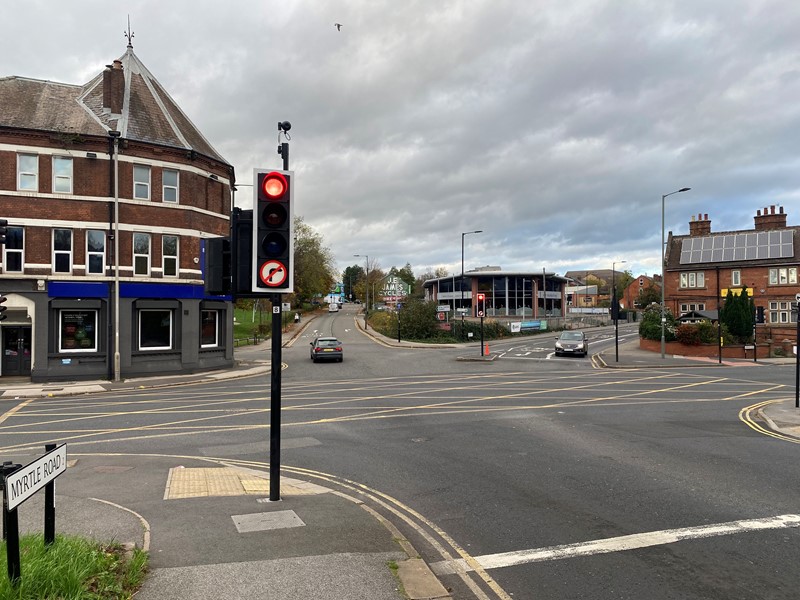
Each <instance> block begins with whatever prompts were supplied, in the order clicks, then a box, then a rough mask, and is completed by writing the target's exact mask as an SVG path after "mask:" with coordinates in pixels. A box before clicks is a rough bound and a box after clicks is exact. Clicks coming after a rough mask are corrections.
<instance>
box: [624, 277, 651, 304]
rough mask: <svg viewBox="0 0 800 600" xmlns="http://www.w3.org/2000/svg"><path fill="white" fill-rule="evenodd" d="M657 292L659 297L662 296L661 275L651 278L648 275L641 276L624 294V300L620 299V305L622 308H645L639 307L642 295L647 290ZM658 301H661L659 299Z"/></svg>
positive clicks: (635, 279) (636, 278)
mask: <svg viewBox="0 0 800 600" xmlns="http://www.w3.org/2000/svg"><path fill="white" fill-rule="evenodd" d="M651 288H652V290H654V291H657V292H658V294H659V296H660V295H661V277H660V276H659V275H653V276H652V277H649V276H647V275H639V276H638V277H634V278H633V281H631V283H630V284H629V285H628V287H626V288H625V289H624V290H623V292H622V298H620V305H621V307H622V308H639V309H641V308H645V307H644V306H639V305H638V302H639V300H638V299H639V297H640V294H642V293H643V292H645V291H646V290H649V289H651ZM658 301H659V302H660V301H661V298H660V297H659V299H658Z"/></svg>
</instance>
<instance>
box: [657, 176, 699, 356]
mask: <svg viewBox="0 0 800 600" xmlns="http://www.w3.org/2000/svg"><path fill="white" fill-rule="evenodd" d="M690 189H692V188H688V187H685V188H681V189H679V190H675V191H674V192H670V193H669V194H663V195H662V196H661V358H664V354H665V352H666V348H667V343H666V340H665V339H664V327H665V326H666V324H667V316H666V313H665V312H664V311H665V308H666V307H665V305H664V287H665V286H666V285H667V278H666V270H667V268H666V265H665V264H664V260H665V258H664V200H665V199H666V198H667V196H672V194H680V193H681V192H688V191H689V190H690Z"/></svg>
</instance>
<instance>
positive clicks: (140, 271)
mask: <svg viewBox="0 0 800 600" xmlns="http://www.w3.org/2000/svg"><path fill="white" fill-rule="evenodd" d="M133 274H134V275H145V276H147V275H150V234H149V233H134V234H133Z"/></svg>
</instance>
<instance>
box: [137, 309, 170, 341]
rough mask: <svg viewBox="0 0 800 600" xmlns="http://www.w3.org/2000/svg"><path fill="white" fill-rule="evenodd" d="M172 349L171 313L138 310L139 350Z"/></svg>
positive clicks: (156, 310)
mask: <svg viewBox="0 0 800 600" xmlns="http://www.w3.org/2000/svg"><path fill="white" fill-rule="evenodd" d="M171 349H172V311H171V310H166V309H152V308H147V309H145V308H143V309H140V310H139V350H171Z"/></svg>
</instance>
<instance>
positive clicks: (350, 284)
mask: <svg viewBox="0 0 800 600" xmlns="http://www.w3.org/2000/svg"><path fill="white" fill-rule="evenodd" d="M362 279H364V268H363V267H362V266H361V265H352V266H350V267H347V268H346V269H345V270H344V271H343V272H342V283H344V288H345V294H346V295H347V299H348V300H355V299H356V298H358V299H359V300H361V301H363V300H364V299H363V298H361V297H360V296H358V295H357V294H356V292H355V288H356V284H357V283H358V282H359V281H361V280H362Z"/></svg>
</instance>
